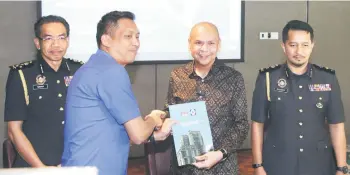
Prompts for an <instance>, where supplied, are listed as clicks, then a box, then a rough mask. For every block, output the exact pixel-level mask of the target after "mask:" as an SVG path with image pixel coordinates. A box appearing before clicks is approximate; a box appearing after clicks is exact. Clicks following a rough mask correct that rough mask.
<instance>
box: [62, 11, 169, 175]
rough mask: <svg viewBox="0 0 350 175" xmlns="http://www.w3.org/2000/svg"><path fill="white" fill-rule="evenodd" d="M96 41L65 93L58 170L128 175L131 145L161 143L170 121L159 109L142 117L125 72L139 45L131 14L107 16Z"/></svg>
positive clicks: (114, 12)
mask: <svg viewBox="0 0 350 175" xmlns="http://www.w3.org/2000/svg"><path fill="white" fill-rule="evenodd" d="M96 39H97V44H98V47H99V50H98V51H97V52H96V53H95V54H93V55H92V56H91V57H90V59H89V61H88V62H87V63H86V64H85V65H84V66H82V67H81V69H79V70H78V71H77V72H76V74H75V76H74V79H73V80H72V81H71V84H70V86H69V89H68V95H67V103H66V121H65V129H64V139H65V140H64V152H63V156H62V166H96V167H97V168H98V171H99V175H126V174H127V164H128V155H129V144H130V140H131V142H133V143H136V144H142V143H144V142H146V141H148V140H149V138H151V140H153V139H154V140H164V139H165V138H166V137H167V136H168V135H169V133H170V130H171V126H172V125H173V124H174V121H172V120H170V119H165V120H164V121H163V120H162V118H164V116H165V113H164V112H163V111H159V110H154V111H152V112H151V113H150V114H149V115H148V116H147V117H146V118H145V119H144V118H142V117H141V114H140V110H139V107H138V104H137V102H136V99H135V97H134V94H133V92H132V89H131V84H130V80H129V76H128V73H127V71H126V70H125V68H124V66H125V65H127V64H129V63H132V62H133V61H134V60H135V56H136V54H137V50H138V48H139V46H140V42H139V31H138V29H137V26H136V24H135V22H134V14H133V13H131V12H119V11H113V12H110V13H107V14H106V15H104V16H103V17H102V19H101V20H100V21H99V23H98V25H97V34H96ZM155 128H160V129H158V130H157V131H155V132H153V131H154V130H155Z"/></svg>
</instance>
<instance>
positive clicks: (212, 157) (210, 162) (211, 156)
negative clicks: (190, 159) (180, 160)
mask: <svg viewBox="0 0 350 175" xmlns="http://www.w3.org/2000/svg"><path fill="white" fill-rule="evenodd" d="M195 158H196V160H197V162H195V163H193V165H194V166H196V167H197V168H199V169H210V168H212V167H213V166H214V165H216V164H217V163H219V162H220V161H221V159H222V158H223V155H222V152H221V151H211V152H208V153H206V154H204V155H202V156H197V157H195Z"/></svg>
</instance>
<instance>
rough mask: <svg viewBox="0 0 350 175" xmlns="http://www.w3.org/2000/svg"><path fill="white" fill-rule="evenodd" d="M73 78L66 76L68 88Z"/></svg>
mask: <svg viewBox="0 0 350 175" xmlns="http://www.w3.org/2000/svg"><path fill="white" fill-rule="evenodd" d="M72 78H73V76H65V77H64V83H65V84H66V86H67V87H68V86H69V84H70V82H71V81H72Z"/></svg>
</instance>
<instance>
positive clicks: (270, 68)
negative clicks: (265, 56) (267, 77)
mask: <svg viewBox="0 0 350 175" xmlns="http://www.w3.org/2000/svg"><path fill="white" fill-rule="evenodd" d="M280 67H281V65H280V64H276V65H273V66H270V67H266V68H261V69H259V72H260V73H265V72H270V71H272V70H276V69H278V68H280Z"/></svg>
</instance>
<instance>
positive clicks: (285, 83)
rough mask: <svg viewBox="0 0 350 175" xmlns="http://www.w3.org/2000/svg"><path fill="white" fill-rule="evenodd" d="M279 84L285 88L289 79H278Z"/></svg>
mask: <svg viewBox="0 0 350 175" xmlns="http://www.w3.org/2000/svg"><path fill="white" fill-rule="evenodd" d="M277 85H278V87H280V88H285V87H286V86H287V81H286V80H285V79H283V78H281V79H279V80H278V81H277Z"/></svg>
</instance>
